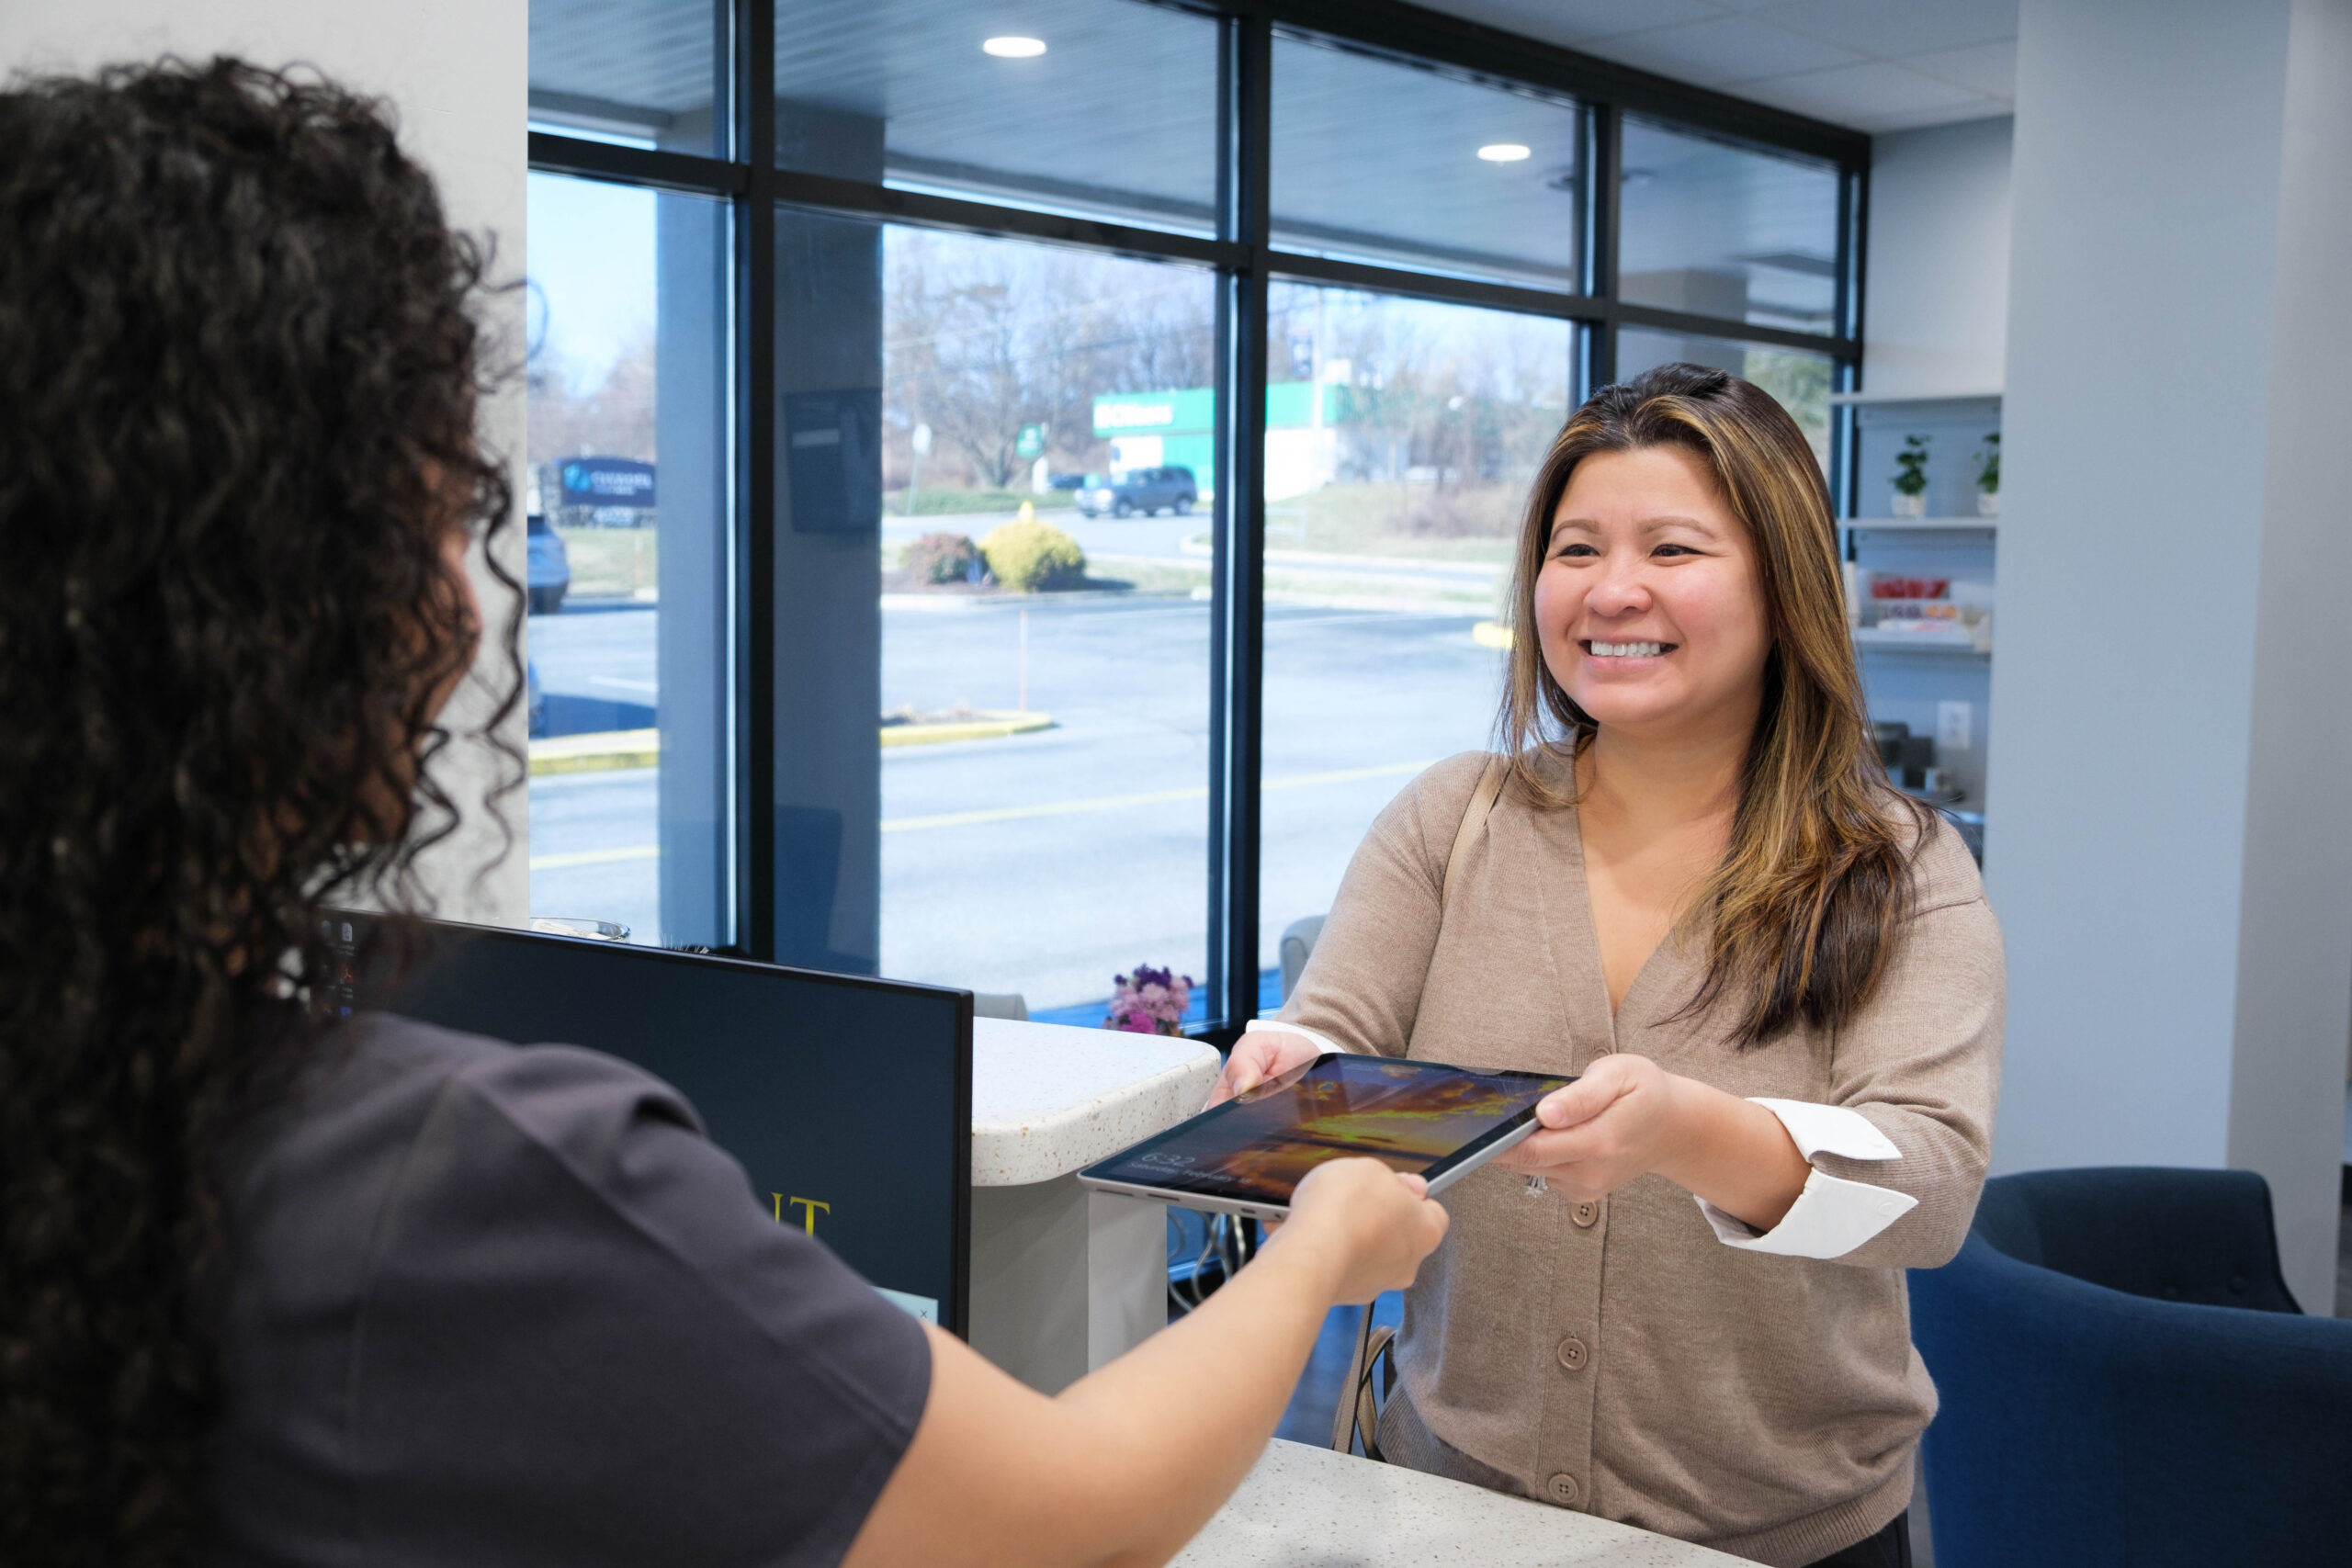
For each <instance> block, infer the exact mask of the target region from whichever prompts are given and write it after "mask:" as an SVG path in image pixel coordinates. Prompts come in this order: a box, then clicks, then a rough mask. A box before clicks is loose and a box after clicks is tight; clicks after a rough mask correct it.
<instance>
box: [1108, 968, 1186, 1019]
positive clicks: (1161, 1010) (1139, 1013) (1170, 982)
mask: <svg viewBox="0 0 2352 1568" xmlns="http://www.w3.org/2000/svg"><path fill="white" fill-rule="evenodd" d="M1112 984H1113V985H1114V986H1115V987H1117V989H1116V990H1115V991H1114V992H1113V993H1112V997H1111V1011H1110V1016H1109V1017H1107V1018H1105V1019H1104V1020H1103V1028H1105V1029H1118V1030H1124V1031H1125V1032H1127V1033H1130V1034H1182V1033H1183V1032H1184V1010H1185V1008H1186V1007H1188V1006H1190V1005H1191V1003H1192V1000H1193V977H1192V976H1190V975H1179V974H1177V973H1176V972H1175V971H1174V970H1173V969H1154V968H1153V967H1152V966H1151V965H1150V964H1136V972H1135V973H1134V974H1133V975H1132V976H1128V975H1120V976H1115V977H1114V979H1113V981H1112Z"/></svg>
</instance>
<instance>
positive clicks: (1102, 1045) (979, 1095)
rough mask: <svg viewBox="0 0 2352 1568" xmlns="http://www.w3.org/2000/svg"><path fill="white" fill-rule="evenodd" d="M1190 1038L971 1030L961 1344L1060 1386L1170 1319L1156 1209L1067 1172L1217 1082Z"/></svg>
mask: <svg viewBox="0 0 2352 1568" xmlns="http://www.w3.org/2000/svg"><path fill="white" fill-rule="evenodd" d="M1217 1067H1218V1056H1217V1054H1216V1051H1215V1050H1213V1049H1211V1048H1210V1047H1209V1046H1206V1045H1204V1044H1202V1043H1199V1042H1198V1041H1193V1040H1183V1039H1171V1038H1168V1037H1166V1036H1161V1035H1153V1034H1126V1033H1122V1032H1117V1031H1115V1030H1107V1029H1073V1028H1070V1027H1069V1026H1067V1025H1063V1024H1051V1023H1015V1022H1012V1021H1006V1020H1001V1019H991V1018H983V1019H977V1020H975V1021H973V1025H972V1276H971V1278H972V1322H971V1341H972V1348H974V1349H976V1350H978V1351H979V1352H980V1354H982V1355H983V1356H986V1357H987V1358H988V1359H989V1360H991V1361H994V1362H995V1363H996V1364H997V1365H998V1366H1000V1367H1001V1368H1003V1369H1004V1370H1005V1371H1008V1372H1011V1373H1012V1375H1013V1376H1014V1377H1016V1378H1019V1379H1020V1380H1021V1381H1022V1382H1025V1383H1027V1384H1029V1385H1030V1386H1031V1387H1032V1388H1035V1389H1038V1390H1041V1391H1043V1392H1044V1393H1060V1392H1061V1391H1062V1390H1063V1389H1065V1388H1068V1387H1069V1385H1070V1384H1071V1383H1073V1382H1077V1381H1078V1380H1079V1379H1080V1378H1081V1377H1084V1376H1085V1375H1086V1374H1087V1372H1089V1371H1091V1370H1092V1369H1093V1368H1096V1367H1099V1366H1101V1365H1103V1363H1104V1362H1105V1361H1109V1360H1112V1359H1115V1358H1116V1357H1118V1356H1119V1355H1121V1354H1122V1353H1124V1352H1125V1351H1126V1350H1128V1349H1131V1348H1134V1347H1135V1346H1136V1345H1138V1344H1141V1343H1142V1342H1143V1341H1144V1340H1145V1339H1146V1338H1148V1337H1150V1336H1151V1335H1152V1334H1154V1333H1156V1332H1157V1331H1158V1330H1159V1329H1161V1328H1164V1327H1166V1326H1167V1324H1168V1229H1167V1216H1168V1211H1167V1210H1166V1208H1164V1207H1163V1206H1162V1205H1160V1204H1158V1203H1150V1202H1143V1201H1137V1200H1136V1199H1132V1198H1118V1197H1113V1196H1111V1195H1109V1194H1106V1193H1101V1192H1088V1191H1087V1190H1085V1189H1083V1188H1081V1187H1080V1186H1079V1184H1078V1178H1077V1176H1076V1174H1075V1173H1076V1172H1077V1171H1079V1170H1080V1169H1082V1168H1085V1167H1087V1166H1090V1165H1091V1164H1093V1163H1094V1162H1095V1161H1096V1160H1099V1159H1102V1158H1104V1157H1105V1156H1110V1155H1114V1154H1116V1153H1118V1152H1119V1151H1120V1150H1121V1149H1123V1148H1125V1147H1126V1146H1127V1145H1129V1144H1132V1143H1135V1142H1136V1141H1138V1140H1139V1139H1143V1138H1147V1137H1149V1136H1150V1135H1151V1134H1154V1133H1158V1132H1161V1131H1164V1130H1165V1129H1167V1128H1170V1127H1172V1126H1174V1125H1175V1124H1176V1123H1177V1122H1182V1120H1183V1119H1184V1118H1185V1117H1187V1116H1190V1115H1192V1114H1193V1112H1194V1111H1198V1110H1199V1109H1200V1108H1201V1105H1202V1102H1203V1101H1204V1100H1207V1099H1208V1094H1209V1089H1210V1088H1211V1087H1212V1086H1213V1085H1214V1084H1215V1083H1216V1075H1217Z"/></svg>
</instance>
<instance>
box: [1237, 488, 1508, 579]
mask: <svg viewBox="0 0 2352 1568" xmlns="http://www.w3.org/2000/svg"><path fill="white" fill-rule="evenodd" d="M1526 499H1527V497H1526V494H1525V492H1524V491H1521V490H1518V489H1515V488H1512V487H1510V486H1505V485H1486V486H1479V487H1476V488H1473V487H1466V486H1464V487H1456V488H1454V489H1453V490H1449V491H1440V490H1438V489H1437V488H1436V487H1435V486H1433V485H1425V484H1406V483H1402V482H1397V483H1385V484H1371V483H1365V484H1333V485H1325V486H1324V487H1323V488H1322V489H1321V490H1317V491H1308V492H1307V493H1306V494H1305V495H1298V496H1293V497H1291V498H1290V499H1289V500H1287V501H1273V502H1267V503H1266V547H1267V548H1268V549H1272V550H1314V551H1317V552H1322V553H1327V554H1330V555H1347V556H1405V557H1409V558H1418V559H1421V560H1470V561H1489V562H1495V563H1503V562H1508V561H1509V560H1510V558H1511V550H1512V547H1513V546H1514V545H1515V543H1516V542H1517V539H1518V534H1519V513H1520V508H1521V506H1522V505H1523V504H1525V502H1526Z"/></svg>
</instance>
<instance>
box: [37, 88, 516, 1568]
mask: <svg viewBox="0 0 2352 1568" xmlns="http://www.w3.org/2000/svg"><path fill="white" fill-rule="evenodd" d="M0 147H6V149H7V150H8V151H7V153H6V157H5V158H0V1562H24V1563H30V1562H43V1563H80V1562H112V1563H167V1562H169V1563H178V1562H187V1561H188V1560H189V1559H190V1558H192V1557H193V1556H195V1555H196V1554H198V1551H200V1550H201V1547H202V1543H203V1541H204V1539H205V1532H206V1529H207V1528H208V1507H207V1486H208V1484H209V1477H208V1475H207V1472H206V1464H205V1453H206V1448H207V1444H208V1441H209V1437H210V1434H211V1432H212V1429H213V1428H214V1427H215V1426H216V1425H217V1423H218V1421H219V1418H220V1408H221V1400H222V1377H221V1372H220V1364H219V1354H218V1349H217V1346H216V1344H215V1342H214V1341H213V1339H212V1337H210V1335H209V1331H208V1328H207V1318H208V1313H207V1310H206V1305H205V1303H206V1301H207V1298H208V1292H209V1291H211V1290H214V1289H217V1288H218V1286H219V1283H220V1277H221V1275H222V1274H223V1272H224V1269H222V1267H221V1265H222V1259H223V1258H224V1257H225V1256H226V1254H225V1252H224V1246H225V1242H226V1239H227V1238H225V1237H224V1235H223V1234H222V1219H221V1196H222V1181H223V1172H224V1165H223V1150H224V1145H225V1144H226V1143H227V1142H228V1140H230V1139H231V1137H232V1134H233V1133H234V1132H235V1130H236V1128H237V1127H238V1126H239V1125H240V1124H241V1122H242V1121H243V1119H244V1118H246V1117H249V1116H250V1115H251V1114H252V1112H253V1111H254V1110H255V1109H257V1108H258V1107H259V1106H260V1105H261V1104H263V1103H265V1102H266V1100H267V1099H268V1097H269V1096H270V1094H271V1093H272V1092H274V1091H273V1088H272V1086H273V1085H276V1086H280V1087H279V1089H278V1090H277V1092H282V1085H283V1083H284V1081H285V1076H286V1073H287V1072H288V1071H289V1070H290V1068H291V1066H293V1065H296V1064H298V1063H299V1062H300V1060H301V1059H302V1058H303V1057H304V1055H305V1054H306V1053H307V1052H308V1051H309V1050H310V1049H311V1047H312V1045H313V1043H314V1042H316V1041H317V1039H318V1038H319V1036H320V1029H319V1027H318V1023H317V1018H316V1015H317V1012H318V1009H317V1007H316V1006H315V1005H314V1004H313V1002H312V999H311V998H313V997H316V996H322V995H323V992H324V988H325V987H326V986H327V985H328V984H329V983H330V982H331V980H332V979H333V978H334V976H333V972H332V970H331V967H330V966H331V965H333V964H335V963H336V962H337V955H336V954H335V953H334V952H332V951H331V949H330V948H329V947H328V945H327V944H326V943H325V942H324V941H323V939H322V933H321V931H320V930H319V926H318V921H319V918H320V912H321V910H322V908H324V907H326V906H327V905H328V904H329V903H331V902H349V901H351V900H353V899H355V898H359V897H368V898H373V899H376V900H378V901H380V902H382V903H385V904H388V905H390V906H391V907H393V908H414V907H421V905H422V897H421V892H420V888H419V886H418V878H417V876H416V873H415V870H414V867H413V860H414V858H415V855H416V853H417V852H418V851H419V850H420V849H421V848H423V847H424V845H425V844H426V843H429V842H430V841H432V840H434V839H435V838H437V837H439V836H441V835H442V834H446V833H447V831H448V830H449V829H450V828H451V826H452V825H453V824H454V822H455V820H456V817H457V808H456V807H455V806H454V805H453V804H452V802H451V800H450V797H449V795H448V794H447V791H445V790H444V789H442V788H441V787H440V786H438V785H436V784H435V783H434V781H433V773H432V764H433V761H434V759H435V756H436V755H437V754H439V753H440V752H441V751H442V750H443V749H444V748H445V747H446V746H447V744H448V742H449V740H450V736H449V734H448V733H447V731H446V730H445V729H443V728H440V727H439V726H438V724H437V723H436V713H435V710H436V709H437V708H438V706H439V705H440V703H441V701H442V699H443V698H444V697H445V696H446V695H447V694H448V692H449V691H450V690H451V688H452V687H453V686H454V685H455V684H456V683H457V682H458V679H459V678H460V676H461V675H462V673H463V671H465V670H466V669H467V668H468V667H469V665H470V664H471V662H472V660H473V657H474V653H475V650H476V647H477V643H478V640H479V638H480V637H481V632H482V628H481V626H480V625H479V624H478V616H477V613H476V611H475V610H474V608H473V604H472V598H471V595H470V594H469V592H466V591H465V589H464V587H463V586H462V583H461V581H460V580H459V579H458V578H457V577H455V576H453V573H452V571H451V569H450V566H449V564H448V563H449V560H450V558H451V557H452V555H453V554H454V551H453V549H452V535H453V534H460V535H469V534H471V533H473V532H475V531H478V530H479V531H484V532H487V531H488V530H492V529H495V528H497V527H498V526H500V525H501V524H502V522H503V520H504V519H505V518H506V516H507V513H508V511H509V503H510V499H511V498H510V495H509V490H508V485H507V482H506V479H505V478H504V475H503V471H502V469H501V468H499V467H498V466H497V465H496V464H495V463H494V462H493V461H492V459H491V458H490V457H488V456H486V455H485V454H484V452H483V451H482V450H481V447H480V446H479V445H478V444H477V439H476V434H475V418H476V406H477V402H478V400H479V398H480V397H481V394H482V393H483V391H484V390H485V389H486V384H485V382H484V381H483V379H482V374H483V373H482V371H481V368H480V367H479V366H478V360H479V359H480V358H481V357H483V356H484V355H485V354H486V348H487V344H486V340H485V338H484V336H483V330H482V327H481V323H480V321H478V320H477V317H476V314H475V305H476V301H477V299H479V297H480V296H479V290H480V289H481V286H482V283H483V277H484V272H485V268H486V266H487V264H488V257H487V252H486V250H485V248H484V247H483V246H481V245H480V244H477V243H474V242H473V241H471V240H469V238H467V237H466V236H463V235H460V234H457V233H453V232H452V231H451V230H450V228H449V226H448V224H447V221H446V220H445V219H444V217H443V214H442V209H441V205H440V200H439V198H438V197H437V196H436V194H435V188H434V185H433V182H432V180H431V178H430V177H429V176H428V175H426V174H425V173H424V171H423V170H422V169H421V168H419V167H418V166H417V165H416V164H414V163H413V162H411V161H410V160H409V159H408V158H407V157H406V156H404V155H403V154H402V152H401V148H400V146H399V143H398V141H397V140H396V134H395V128H394V124H393V121H392V118H391V116H390V113H389V112H388V111H387V110H386V109H385V107H383V106H381V105H379V104H377V103H374V102H371V101H369V100H368V99H365V98H362V97H357V96H353V95H352V94H350V93H348V92H345V91H343V90H341V89H339V88H337V87H335V86H334V85H331V84H328V83H325V82H322V81H320V80H318V79H316V78H315V77H312V76H310V75H307V74H305V75H300V76H289V75H288V74H285V73H275V72H269V71H264V70H259V69H256V68H254V67H253V66H251V65H248V64H245V63H243V62H237V61H233V60H226V59H221V60H214V61H212V62H209V63H201V64H198V63H187V62H177V61H165V62H161V63H158V64H153V65H143V66H137V67H121V68H116V69H112V70H108V71H106V72H103V73H99V74H98V75H97V76H96V77H95V78H93V79H89V80H74V79H51V80H35V81H20V82H18V83H17V84H16V85H13V86H11V87H9V88H8V89H6V90H5V91H0ZM456 542H457V543H458V544H462V543H464V542H465V540H464V539H463V538H462V537H461V538H459V539H458V540H457V541H456ZM499 575H500V577H501V578H502V580H503V581H505V582H506V586H507V587H508V588H510V589H511V588H512V586H513V584H512V582H511V580H507V579H505V576H504V574H503V573H499ZM505 629H506V631H507V635H508V646H509V648H510V649H511V647H512V625H511V621H510V624H509V625H508V626H507V627H506V628H505ZM515 674H516V675H517V676H519V671H515ZM504 683H505V685H506V688H507V689H506V691H505V694H504V697H503V704H502V705H501V716H503V712H504V711H506V710H507V709H511V707H512V705H513V704H514V701H515V688H516V687H517V686H518V685H519V683H520V682H519V679H515V680H509V681H506V682H504ZM496 722H497V720H496V719H495V718H494V719H493V720H492V723H493V724H495V723H496Z"/></svg>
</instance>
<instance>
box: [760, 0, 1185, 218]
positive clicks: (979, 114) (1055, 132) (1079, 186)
mask: <svg viewBox="0 0 2352 1568" xmlns="http://www.w3.org/2000/svg"><path fill="white" fill-rule="evenodd" d="M1217 30H1218V25H1217V24H1216V22H1213V21H1210V20H1208V19H1207V18H1205V17H1195V16H1188V15H1186V14H1184V13H1182V12H1180V11H1174V10H1169V9H1166V8H1164V7H1161V6H1150V5H1141V4H1129V3H1127V0H1023V3H1022V4H1021V5H1019V6H978V7H975V6H966V5H960V4H956V3H955V0H776V13H775V35H776V55H775V78H776V80H775V94H776V163H777V164H778V165H779V166H780V167H783V168H787V169H798V170H802V171H804V172H806V173H809V174H819V175H836V176H839V177H841V178H844V179H859V180H881V181H883V182H885V183H886V184H888V185H893V186H905V187H907V188H909V189H915V190H932V191H943V192H946V193H948V194H951V195H956V196H966V197H976V198H978V199H981V200H986V201H991V202H997V203H1000V204H1003V205H1010V206H1015V207H1030V208H1037V209H1045V210H1048V211H1055V212H1074V213H1081V214H1085V215H1089V216H1098V217H1106V218H1114V219H1117V220H1120V221H1122V222H1128V223H1137V224H1145V225H1148V226H1150V227H1153V228H1159V229H1173V230H1179V231H1186V232H1193V233H1203V234H1205V233H1211V232H1214V231H1215V230H1216V102H1217V90H1216V75H1217V72H1216V62H1217Z"/></svg>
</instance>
